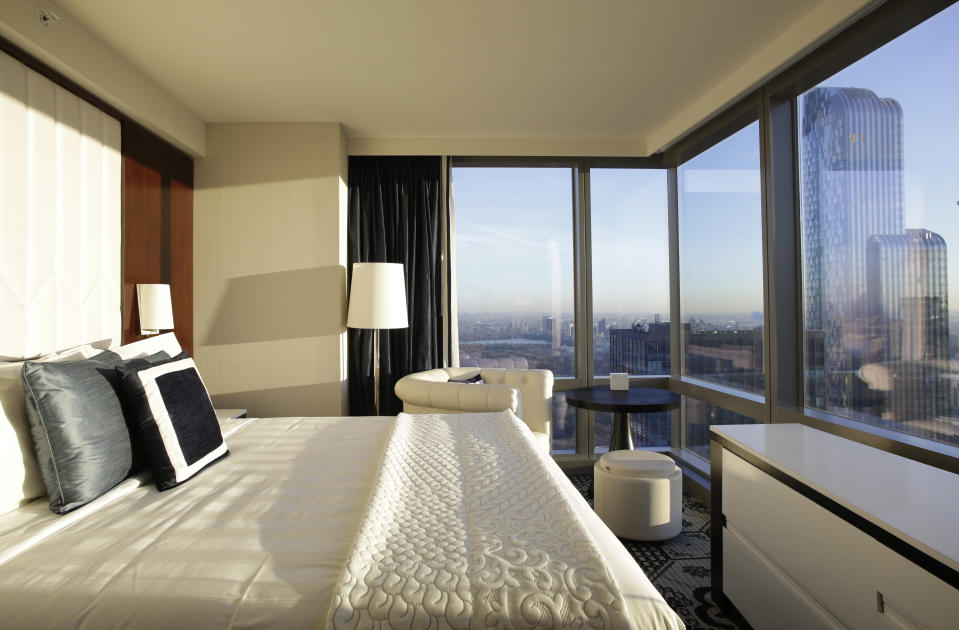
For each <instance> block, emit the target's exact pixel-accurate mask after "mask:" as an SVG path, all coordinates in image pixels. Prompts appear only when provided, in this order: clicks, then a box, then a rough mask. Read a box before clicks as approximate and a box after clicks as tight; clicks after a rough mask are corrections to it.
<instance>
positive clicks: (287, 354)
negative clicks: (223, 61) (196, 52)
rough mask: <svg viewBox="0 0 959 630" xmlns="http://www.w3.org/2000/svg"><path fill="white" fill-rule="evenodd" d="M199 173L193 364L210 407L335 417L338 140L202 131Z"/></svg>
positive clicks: (246, 129)
mask: <svg viewBox="0 0 959 630" xmlns="http://www.w3.org/2000/svg"><path fill="white" fill-rule="evenodd" d="M206 147H207V155H206V158H204V159H201V160H197V162H196V192H195V206H194V230H195V233H194V240H193V243H194V334H195V335H196V348H195V354H196V361H197V364H198V366H199V368H200V371H201V373H202V374H203V377H204V380H205V382H206V385H207V387H208V388H209V390H210V393H211V395H212V396H213V401H214V404H216V405H217V406H219V407H245V408H247V409H249V410H250V415H251V416H253V417H257V416H259V417H262V416H287V415H310V416H317V415H341V414H344V413H346V411H347V403H346V400H347V397H346V393H347V390H346V356H345V334H344V331H345V328H344V323H345V321H346V317H345V312H346V307H345V304H346V299H345V295H346V269H345V264H346V192H347V191H346V165H347V154H346V137H345V135H344V134H343V130H342V128H341V127H340V125H339V124H337V123H303V124H299V123H262V124H211V125H209V126H208V128H207V138H206Z"/></svg>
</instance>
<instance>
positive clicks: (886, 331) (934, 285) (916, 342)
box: [866, 230, 951, 420]
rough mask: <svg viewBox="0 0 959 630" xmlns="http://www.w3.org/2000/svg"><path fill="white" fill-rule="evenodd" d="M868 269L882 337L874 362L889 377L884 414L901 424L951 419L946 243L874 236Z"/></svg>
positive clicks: (923, 233)
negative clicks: (947, 377)
mask: <svg viewBox="0 0 959 630" xmlns="http://www.w3.org/2000/svg"><path fill="white" fill-rule="evenodd" d="M866 268H867V273H866V277H867V292H866V293H867V296H868V301H869V311H870V316H871V324H872V326H873V327H874V328H875V332H877V333H878V343H877V344H876V347H875V356H874V357H871V358H872V360H873V361H876V362H879V363H882V364H883V365H884V366H885V370H886V372H887V373H888V375H889V379H888V380H887V391H888V393H887V398H886V399H885V401H884V402H885V409H884V411H885V412H886V413H887V415H888V416H890V417H891V418H894V419H898V420H933V419H935V418H937V417H939V416H945V415H948V413H949V408H950V406H951V405H950V400H949V381H948V379H946V378H945V375H946V372H947V371H948V366H947V365H946V362H947V361H948V360H949V319H948V314H949V305H948V300H947V295H948V284H947V278H946V242H945V240H944V239H943V238H942V237H941V236H939V235H938V234H936V233H934V232H930V231H929V230H906V232H905V234H892V235H885V234H884V235H877V236H873V237H872V238H870V239H869V241H868V243H867V245H866Z"/></svg>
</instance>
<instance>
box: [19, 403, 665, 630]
mask: <svg viewBox="0 0 959 630" xmlns="http://www.w3.org/2000/svg"><path fill="white" fill-rule="evenodd" d="M394 424H395V421H394V420H393V419H387V418H376V419H374V418H269V419H257V420H250V421H249V422H247V423H246V424H245V425H243V426H242V427H240V428H239V429H238V430H236V431H235V432H234V433H232V434H230V435H228V436H227V444H228V445H229V447H230V451H231V455H230V456H229V457H227V458H226V459H224V460H222V461H221V462H219V463H217V464H215V465H214V466H212V467H211V468H209V469H208V470H205V471H203V472H202V473H200V474H199V475H198V476H197V477H196V478H195V479H193V480H191V481H190V482H189V483H186V484H184V485H183V486H180V487H178V488H175V489H173V490H170V491H168V492H163V493H158V492H157V491H156V489H155V488H154V487H153V486H152V484H141V483H140V482H139V480H136V479H134V480H128V481H127V482H124V484H121V486H120V487H118V488H117V489H115V490H114V491H111V493H108V495H106V496H105V497H104V498H103V499H104V500H102V501H98V502H97V505H95V506H91V508H90V509H89V510H85V512H84V513H82V514H80V515H78V516H76V517H72V518H69V515H68V516H67V517H57V516H52V515H51V516H50V517H49V518H47V517H45V516H44V515H43V514H42V513H41V511H38V510H26V511H25V512H23V513H21V514H18V513H17V512H13V513H10V514H7V515H4V516H2V517H0V555H2V560H0V620H2V621H0V625H2V627H3V628H31V629H32V628H68V627H70V628H115V627H127V628H138V629H139V628H176V629H177V630H183V629H186V628H190V629H192V628H316V627H324V626H325V625H326V620H327V619H328V618H329V617H330V603H331V601H332V599H333V596H334V591H335V588H336V586H337V583H338V580H339V579H340V577H341V576H342V575H343V571H344V566H345V565H346V562H347V560H348V559H349V558H350V556H351V553H352V552H353V543H354V542H355V540H356V537H357V532H358V531H359V530H360V526H361V523H362V522H363V517H364V514H365V512H366V510H367V507H368V505H369V504H370V499H371V494H372V489H373V484H374V481H375V479H376V475H377V470H378V466H379V462H381V461H382V459H383V453H384V451H385V449H386V446H387V443H388V438H389V436H390V432H391V429H392V427H393V426H394ZM548 463H549V466H551V468H549V467H548V468H549V474H550V475H551V476H552V477H553V478H554V480H555V481H556V482H557V483H558V484H559V489H560V492H562V493H564V494H565V495H566V499H567V500H568V502H569V505H572V506H573V509H574V510H575V511H576V512H578V513H579V515H580V517H581V518H582V520H583V522H584V523H585V524H586V526H587V529H589V531H590V532H592V535H593V540H594V541H595V542H596V543H597V544H598V546H599V547H600V548H601V549H602V550H603V553H604V555H605V557H606V559H607V562H608V565H609V568H610V572H611V575H612V578H613V580H614V581H615V582H616V583H618V584H619V586H620V592H621V593H622V596H623V597H624V598H625V608H626V613H627V616H628V618H629V619H630V620H631V621H632V623H633V625H635V626H637V627H644V628H647V627H648V628H681V627H682V624H681V622H679V620H678V618H677V617H676V616H675V614H674V613H673V612H672V611H671V610H670V609H669V608H668V606H666V604H665V602H664V601H663V599H662V597H660V596H659V594H658V593H657V592H656V591H655V589H654V588H653V587H652V585H651V584H650V583H649V581H648V580H647V579H646V577H645V576H644V575H643V574H642V572H641V571H640V570H639V569H638V567H637V565H636V563H635V562H633V560H632V558H631V557H630V556H629V554H628V553H627V552H626V551H625V549H624V548H623V547H622V545H621V544H619V542H618V541H617V540H616V539H615V537H612V534H611V533H610V532H609V531H608V530H607V529H605V528H604V527H603V526H602V524H601V523H599V521H598V519H597V518H596V517H595V515H594V514H593V513H592V511H591V510H589V507H588V506H587V505H586V503H585V502H584V501H583V500H582V498H581V497H579V496H578V495H577V494H576V492H575V489H574V488H573V487H572V485H571V484H570V483H569V481H568V480H567V479H566V478H565V476H564V475H562V473H561V471H559V469H558V468H557V467H556V466H555V464H553V463H552V462H548ZM112 493H117V494H116V495H114V496H111V494H112ZM28 507H31V508H32V506H28ZM531 511H533V510H531ZM18 532H20V533H18ZM38 532H42V535H38ZM516 542H517V546H516V551H517V552H520V553H522V549H523V541H521V540H517V541H516ZM439 551H440V550H438V552H439Z"/></svg>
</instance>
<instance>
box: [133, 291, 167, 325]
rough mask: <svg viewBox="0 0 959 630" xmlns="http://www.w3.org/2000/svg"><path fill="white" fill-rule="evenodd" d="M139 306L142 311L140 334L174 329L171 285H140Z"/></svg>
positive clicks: (138, 292)
mask: <svg viewBox="0 0 959 630" xmlns="http://www.w3.org/2000/svg"><path fill="white" fill-rule="evenodd" d="M137 304H138V305H139V310H140V332H142V333H143V334H150V332H154V333H155V332H158V331H160V330H169V329H171V328H173V303H172V301H171V300H170V285H168V284H138V285H137ZM148 331H149V332H148Z"/></svg>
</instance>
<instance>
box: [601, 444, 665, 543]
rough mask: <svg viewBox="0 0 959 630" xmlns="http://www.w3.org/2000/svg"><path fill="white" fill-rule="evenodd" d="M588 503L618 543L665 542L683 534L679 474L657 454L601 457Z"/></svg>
mask: <svg viewBox="0 0 959 630" xmlns="http://www.w3.org/2000/svg"><path fill="white" fill-rule="evenodd" d="M593 498H594V506H595V510H596V514H597V515H598V516H599V517H600V518H601V519H603V522H604V523H606V526H607V527H609V528H610V529H611V530H613V533H614V534H616V535H617V536H619V537H620V538H629V539H631V540H666V539H667V538H672V537H673V536H675V535H676V534H678V533H679V532H680V530H682V528H683V473H682V471H681V470H680V469H679V466H677V465H676V463H675V462H674V461H673V460H672V459H670V458H669V457H667V456H666V455H663V454H661V453H654V452H651V451H612V452H610V453H606V454H605V455H603V456H602V457H601V458H600V459H599V461H598V462H596V466H595V467H594V468H593Z"/></svg>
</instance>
